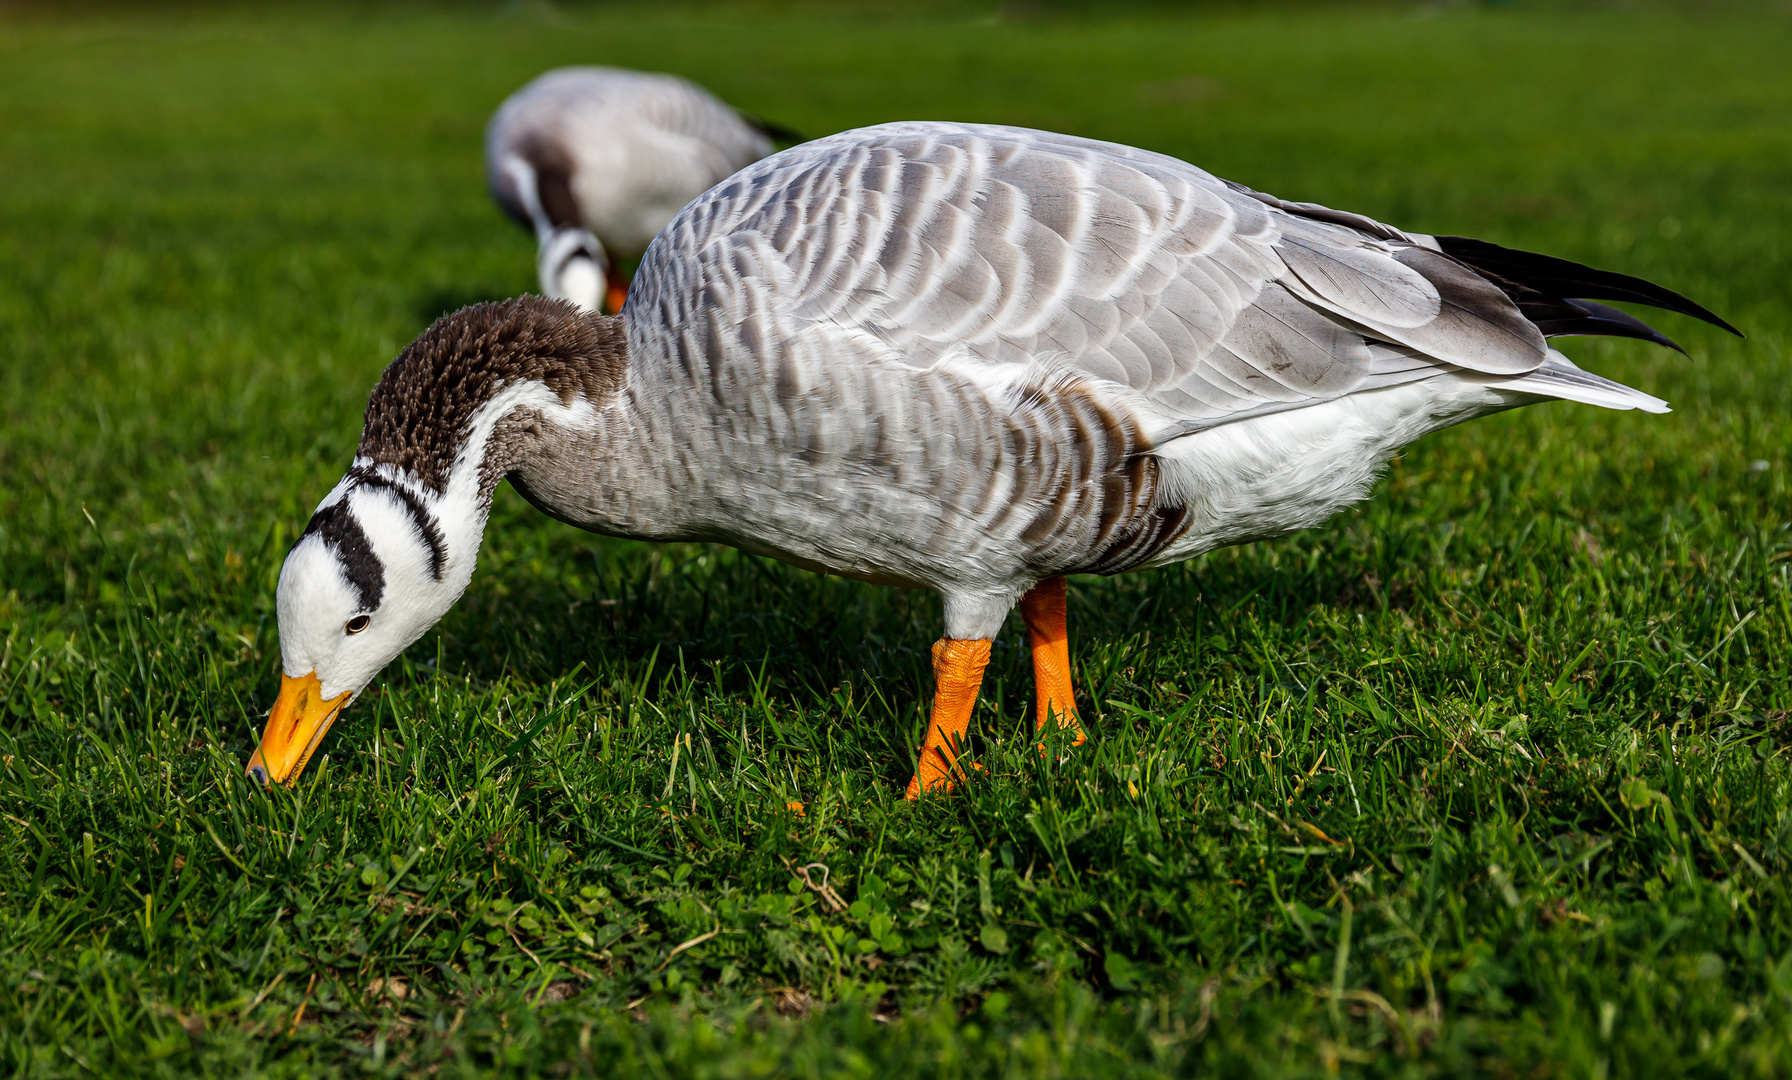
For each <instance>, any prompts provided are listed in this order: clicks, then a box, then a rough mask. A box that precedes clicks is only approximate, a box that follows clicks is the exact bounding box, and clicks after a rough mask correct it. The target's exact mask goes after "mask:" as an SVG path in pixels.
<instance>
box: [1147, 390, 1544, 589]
mask: <svg viewBox="0 0 1792 1080" xmlns="http://www.w3.org/2000/svg"><path fill="white" fill-rule="evenodd" d="M1536 400H1538V399H1537V398H1534V397H1530V396H1527V395H1523V394H1517V393H1512V392H1508V391H1502V390H1495V389H1493V388H1491V387H1488V386H1486V385H1484V384H1482V383H1478V382H1474V381H1472V380H1469V379H1464V378H1461V377H1459V376H1456V375H1452V374H1441V375H1438V376H1435V377H1433V378H1430V379H1425V380H1423V381H1420V382H1413V383H1407V384H1405V385H1402V386H1395V387H1390V388H1387V389H1382V390H1372V391H1368V392H1365V393H1357V394H1349V395H1346V396H1344V397H1341V398H1336V399H1333V400H1331V401H1327V402H1322V403H1320V404H1316V405H1310V406H1307V407H1305V408H1301V409H1294V410H1290V411H1288V412H1282V413H1272V414H1269V415H1266V416H1259V417H1255V418H1252V419H1249V420H1242V421H1238V422H1235V423H1231V424H1226V425H1223V426H1220V427H1216V428H1210V429H1208V430H1206V431H1201V432H1196V433H1194V434H1191V435H1186V436H1183V437H1181V438H1178V439H1175V440H1173V441H1170V442H1167V443H1164V444H1163V445H1161V446H1159V447H1157V448H1156V450H1155V451H1154V455H1155V456H1156V457H1157V459H1158V461H1159V463H1160V467H1161V470H1162V497H1163V498H1166V499H1169V500H1172V501H1175V502H1178V503H1180V504H1181V505H1183V506H1185V507H1187V508H1188V511H1187V513H1188V516H1187V518H1186V522H1187V530H1186V531H1185V532H1184V533H1183V534H1182V536H1181V537H1179V538H1178V539H1177V540H1176V541H1175V542H1173V543H1171V544H1169V545H1167V546H1166V547H1165V548H1163V549H1162V550H1161V551H1159V552H1158V553H1156V554H1155V555H1154V556H1153V557H1152V558H1151V559H1149V560H1148V561H1146V562H1145V563H1143V564H1142V565H1143V566H1162V565H1165V564H1167V563H1172V562H1178V561H1180V560H1183V559H1188V558H1192V557H1193V556H1196V555H1199V554H1201V553H1203V552H1206V551H1211V550H1213V549H1215V548H1219V547H1225V546H1226V545H1228V544H1240V543H1245V542H1248V541H1252V540H1262V539H1267V538H1269V537H1274V536H1282V535H1285V534H1287V533H1290V532H1294V531H1296V530H1298V529H1305V528H1309V527H1311V526H1314V525H1318V524H1320V523H1322V522H1324V521H1325V520H1326V519H1327V518H1329V517H1331V516H1332V515H1333V514H1335V513H1337V512H1338V511H1340V510H1343V509H1344V508H1346V507H1348V506H1350V505H1352V504H1354V503H1357V502H1360V501H1361V500H1362V499H1363V498H1365V497H1366V496H1367V495H1368V494H1369V489H1370V488H1371V487H1372V486H1373V485H1374V483H1375V480H1376V478H1377V477H1378V476H1379V475H1380V473H1381V470H1382V467H1383V466H1384V465H1386V464H1387V462H1388V461H1389V460H1390V459H1391V458H1392V457H1393V456H1394V454H1395V453H1397V452H1398V451H1399V450H1400V448H1401V447H1403V446H1405V445H1407V444H1409V443H1411V442H1414V441H1416V440H1418V439H1420V438H1422V437H1424V436H1425V435H1427V434H1429V433H1430V432H1433V431H1437V430H1439V429H1440V428H1445V427H1449V426H1450V425H1452V424H1458V423H1461V422H1462V421H1464V420H1469V419H1473V418H1474V417H1477V416H1484V415H1486V414H1488V413H1492V412H1498V411H1500V410H1502V409H1508V408H1512V407H1514V406H1517V405H1522V404H1526V403H1528V402H1531V401H1536Z"/></svg>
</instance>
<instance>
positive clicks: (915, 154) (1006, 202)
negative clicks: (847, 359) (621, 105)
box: [630, 123, 1548, 427]
mask: <svg viewBox="0 0 1792 1080" xmlns="http://www.w3.org/2000/svg"><path fill="white" fill-rule="evenodd" d="M706 204H707V205H706ZM742 234H746V235H752V236H754V237H756V238H758V250H759V252H760V255H759V257H758V258H756V259H755V260H753V267H754V268H753V269H751V270H749V269H747V268H746V267H745V266H744V265H741V264H734V263H730V262H728V261H727V260H724V259H720V258H717V257H716V256H715V255H713V254H711V253H712V252H715V251H717V250H718V249H719V246H726V242H727V238H728V237H730V236H739V235H742ZM1428 239H1429V238H1424V237H1417V238H1415V237H1412V236H1408V235H1407V234H1405V233H1402V232H1399V231H1398V230H1395V229H1392V228H1390V227H1388V226H1385V225H1381V224H1379V223H1377V222H1373V221H1371V220H1370V219H1367V218H1362V217H1359V216H1357V215H1351V214H1343V213H1338V212H1333V211H1328V210H1325V209H1324V208H1323V207H1313V206H1310V205H1308V204H1292V203H1282V202H1280V201H1279V200H1275V199H1273V198H1271V197H1269V196H1262V195H1258V194H1257V193H1255V192H1251V191H1249V190H1248V189H1242V188H1237V187H1235V186H1233V185H1229V184H1227V183H1226V182H1224V181H1221V180H1218V179H1216V178H1214V177H1212V176H1210V175H1208V174H1207V173H1205V172H1202V171H1201V170H1200V169H1197V168H1195V167H1194V166H1192V165H1188V164H1186V163H1184V162H1180V161H1177V160H1175V159H1173V158H1168V157H1164V156H1162V155H1158V154H1152V153H1149V152H1146V151H1140V150H1135V149H1132V148H1128V147H1120V146H1115V145H1113V144H1108V143H1099V142H1094V141H1091V140H1085V139H1078V138H1074V137H1071V136H1062V135H1051V134H1047V133H1042V132H1032V131H1025V130H1021V129H1014V128H995V127H976V126H968V125H952V124H936V123H927V124H922V123H910V124H888V125H882V126H880V127H875V128H867V129H862V130H859V131H853V132H846V133H843V134H841V135H836V136H832V137H830V138H826V139H821V140H817V141H815V142H812V143H806V144H803V145H800V146H796V147H792V148H791V149H789V150H786V151H783V152H782V153H779V154H776V155H773V156H772V157H770V158H766V159H764V160H762V161H760V162H758V163H756V164H754V165H752V166H749V167H748V168H747V169H745V170H743V171H742V172H740V173H738V174H736V175H735V177H733V178H732V179H731V180H730V181H728V182H727V183H725V184H723V185H721V186H720V187H718V188H716V189H713V190H712V191H711V192H710V193H708V194H707V195H705V196H703V197H702V198H700V199H698V200H697V202H695V203H693V204H692V205H691V207H689V208H687V209H686V210H685V212H684V213H682V214H681V215H680V216H679V218H677V219H676V220H675V221H674V222H673V223H672V225H670V226H668V228H667V229H666V231H665V232H664V233H663V234H662V235H661V237H660V239H659V240H658V241H656V243H655V245H654V248H653V250H651V251H649V253H648V255H647V258H646V260H644V262H643V264H642V268H641V272H640V274H639V275H638V276H637V278H636V283H635V288H636V289H637V290H640V291H641V292H642V294H643V303H642V305H641V307H642V308H643V309H644V310H645V309H647V308H649V307H650V306H651V305H650V304H649V302H648V300H649V297H651V296H653V295H656V294H657V291H659V290H669V289H679V288H685V289H688V288H689V287H690V284H689V283H688V282H687V281H686V280H685V279H693V280H694V279H701V278H704V277H705V276H706V275H712V274H732V273H749V272H751V273H759V274H762V275H770V276H775V277H776V278H777V279H778V281H779V287H778V288H775V289H766V290H763V291H761V292H755V293H752V294H751V295H748V294H745V293H738V294H731V295H730V296H729V297H728V298H727V300H726V301H725V302H726V303H728V304H730V305H736V304H740V305H765V306H764V307H763V309H757V308H756V309H754V310H753V311H750V312H749V311H747V310H746V309H744V308H733V309H732V310H731V312H730V317H733V318H736V319H757V320H760V321H761V322H762V323H763V324H764V326H765V330H764V334H766V335H771V336H777V335H782V336H784V337H795V336H798V335H801V334H805V333H813V332H816V331H817V329H818V328H822V329H825V328H832V330H829V331H827V332H830V333H833V332H846V331H850V332H852V333H854V334H870V335H871V336H872V337H873V338H875V339H876V340H878V341H880V342H882V343H883V344H884V345H885V346H887V347H888V354H889V355H891V356H894V357H899V358H901V359H902V361H903V362H906V363H911V364H919V365H929V364H932V363H935V362H938V361H940V360H941V359H942V358H946V357H951V358H952V359H953V362H954V363H955V364H966V363H968V364H973V365H976V364H981V365H992V366H995V367H1000V366H1003V365H1018V366H1019V368H1021V369H1037V371H1044V370H1047V369H1061V370H1063V371H1066V372H1070V373H1074V374H1076V375H1080V376H1082V377H1084V378H1087V379H1094V380H1099V381H1102V382H1105V383H1109V384H1115V386H1116V387H1117V388H1123V392H1124V393H1127V394H1131V395H1134V396H1135V397H1136V398H1137V399H1139V400H1142V401H1143V402H1144V403H1146V404H1147V405H1148V406H1149V407H1150V408H1151V409H1152V410H1153V411H1155V412H1159V413H1162V414H1163V415H1164V416H1165V417H1167V418H1168V419H1169V420H1170V421H1171V422H1172V424H1173V425H1174V424H1175V422H1177V421H1185V422H1187V424H1185V425H1182V426H1187V425H1191V424H1192V425H1193V426H1194V427H1207V426H1212V425H1213V424H1215V423H1223V422H1226V420H1227V419H1229V418H1236V417H1241V416H1245V415H1255V414H1257V413H1259V412H1261V411H1262V410H1264V409H1282V408H1292V407H1299V406H1300V405H1302V404H1306V403H1310V402H1317V401H1323V400H1329V399H1331V398H1335V397H1338V396H1340V395H1343V394H1348V393H1352V392H1354V391H1358V390H1362V389H1369V388H1374V387H1376V386H1380V385H1394V384H1397V383H1398V382H1404V381H1411V380H1413V379H1417V378H1423V377H1429V376H1430V375H1435V374H1440V373H1442V372H1445V371H1467V372H1471V373H1477V372H1478V373H1482V374H1484V375H1488V376H1502V377H1515V376H1522V375H1524V374H1525V373H1527V372H1531V371H1534V370H1535V369H1537V368H1538V367H1539V366H1540V365H1541V364H1542V363H1543V361H1544V359H1545V357H1546V356H1547V355H1548V350H1547V347H1546V346H1545V345H1544V342H1543V338H1542V335H1541V334H1540V333H1539V332H1538V331H1537V329H1536V327H1535V326H1534V325H1532V324H1531V323H1530V322H1529V321H1528V320H1527V319H1526V318H1525V317H1524V316H1523V315H1522V314H1521V313H1520V312H1519V311H1518V309H1517V307H1516V306H1514V304H1513V302H1512V301H1511V300H1509V299H1508V298H1507V297H1506V295H1505V294H1504V293H1503V292H1501V290H1500V289H1499V288H1498V287H1496V286H1494V285H1492V284H1490V283H1489V282H1488V281H1487V280H1485V279H1484V278H1482V277H1481V276H1480V275H1478V274H1477V273H1476V272H1475V271H1473V270H1471V269H1469V268H1468V267H1466V266H1464V265H1462V264H1461V263H1459V262H1457V261H1456V260H1454V259H1452V258H1450V257H1449V256H1446V255H1443V254H1441V253H1439V252H1438V251H1436V250H1435V245H1434V244H1429V245H1428V244H1427V243H1426V242H1425V241H1426V240H1428ZM630 306H631V309H632V308H634V307H635V306H636V305H635V304H634V302H633V301H631V305H630ZM679 306H680V305H679V304H677V303H673V304H667V303H661V304H660V305H659V308H658V310H660V311H662V312H665V313H666V317H670V318H680V317H681V316H679V315H678V314H677V313H676V309H677V308H678V307H679ZM855 355H859V354H855ZM1037 371H1036V372H1035V374H1037ZM992 377H993V376H992ZM1021 377H1022V379H1023V380H1024V379H1025V378H1031V377H1032V376H1028V375H1025V373H1024V372H1023V373H1022V376H1021Z"/></svg>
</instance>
